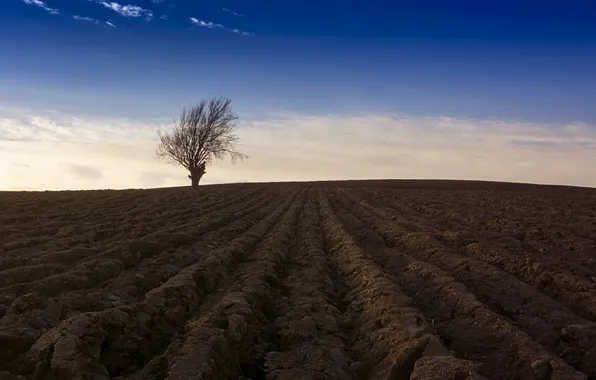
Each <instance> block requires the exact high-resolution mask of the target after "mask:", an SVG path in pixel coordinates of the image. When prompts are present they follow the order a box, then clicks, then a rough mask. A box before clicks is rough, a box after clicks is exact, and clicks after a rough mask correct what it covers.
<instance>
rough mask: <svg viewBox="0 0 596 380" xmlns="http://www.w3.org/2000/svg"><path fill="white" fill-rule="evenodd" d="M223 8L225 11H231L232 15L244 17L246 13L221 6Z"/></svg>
mask: <svg viewBox="0 0 596 380" xmlns="http://www.w3.org/2000/svg"><path fill="white" fill-rule="evenodd" d="M221 10H222V11H224V12H227V13H229V14H231V15H234V16H236V17H244V15H243V14H242V13H238V12H236V11H234V10H232V9H229V8H221Z"/></svg>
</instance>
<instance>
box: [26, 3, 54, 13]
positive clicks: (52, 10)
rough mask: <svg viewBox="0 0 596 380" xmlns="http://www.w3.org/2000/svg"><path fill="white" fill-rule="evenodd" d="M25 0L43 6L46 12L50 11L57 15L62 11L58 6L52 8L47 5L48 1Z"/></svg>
mask: <svg viewBox="0 0 596 380" xmlns="http://www.w3.org/2000/svg"><path fill="white" fill-rule="evenodd" d="M23 2H24V3H25V4H27V5H35V6H38V7H40V8H42V9H43V10H45V11H46V12H49V13H51V14H53V15H57V14H60V11H59V10H58V9H56V8H50V7H48V6H47V5H46V3H44V2H43V1H41V0H23Z"/></svg>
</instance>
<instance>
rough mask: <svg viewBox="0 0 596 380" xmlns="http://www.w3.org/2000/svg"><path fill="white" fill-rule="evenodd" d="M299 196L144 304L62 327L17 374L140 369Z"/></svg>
mask: <svg viewBox="0 0 596 380" xmlns="http://www.w3.org/2000/svg"><path fill="white" fill-rule="evenodd" d="M295 196H296V195H295V194H294V195H290V196H289V197H287V198H286V200H285V201H284V203H282V204H281V205H280V206H279V207H277V208H276V209H275V211H273V212H272V213H270V214H269V215H268V216H267V217H265V218H263V219H261V220H260V221H259V223H258V224H257V225H255V226H253V227H252V228H251V229H250V230H249V231H247V233H245V234H243V235H242V236H240V237H238V238H236V239H234V240H233V241H232V242H231V243H230V244H229V245H228V246H226V247H224V248H221V249H216V250H214V251H212V252H211V253H209V254H203V257H206V260H205V261H204V262H200V263H197V264H193V265H191V266H188V267H186V268H184V269H183V270H182V271H180V272H179V273H177V274H176V275H175V276H173V277H172V278H170V279H169V280H167V281H166V282H165V283H163V284H162V285H160V286H159V287H158V288H156V289H153V290H151V291H150V292H148V293H147V294H146V296H145V299H144V300H143V301H142V302H138V303H134V304H131V305H125V306H119V307H115V308H111V309H106V310H103V311H99V312H88V313H82V314H79V315H77V316H75V317H72V318H69V319H67V320H65V321H62V322H60V324H59V325H58V326H56V327H54V328H53V329H51V330H49V331H48V332H46V333H45V334H43V335H42V336H41V337H40V338H39V339H38V340H37V341H36V342H35V343H34V344H33V346H32V347H31V349H30V350H29V351H28V352H27V355H26V356H25V357H23V358H22V360H21V361H19V362H17V363H15V367H16V370H17V371H16V372H17V373H23V374H27V373H30V372H29V371H32V370H33V368H35V371H34V372H33V374H32V378H33V379H41V378H44V376H47V375H48V374H49V373H54V374H57V375H58V376H59V377H63V376H64V377H70V376H74V375H75V374H79V375H81V376H82V375H83V374H84V375H85V376H95V377H94V378H96V379H102V378H103V379H109V378H110V377H111V376H112V377H113V376H116V375H117V374H125V373H127V372H131V371H133V370H136V369H138V368H137V367H139V366H142V365H143V364H144V363H146V362H148V361H149V360H151V358H152V357H153V356H154V355H156V354H158V353H159V352H162V351H163V350H164V349H165V347H167V345H168V344H169V341H170V339H171V337H172V335H174V334H176V333H177V331H178V329H179V328H180V326H183V325H184V323H185V321H186V319H187V318H188V317H189V316H190V315H191V314H192V313H193V311H194V310H195V309H196V308H197V307H198V305H199V304H200V303H201V301H202V300H203V299H204V297H205V295H206V294H208V293H211V292H213V291H214V290H215V289H214V288H215V287H216V285H217V282H218V281H219V280H220V279H221V275H220V273H221V272H223V271H225V270H226V268H225V265H226V258H229V260H227V262H228V263H229V262H231V261H232V260H233V258H234V257H239V256H241V255H242V254H244V253H245V252H246V251H247V250H248V251H250V250H251V249H252V248H251V247H253V246H254V245H255V244H256V243H257V242H258V241H259V240H260V238H261V237H262V236H264V234H266V233H267V231H268V230H269V229H270V228H272V226H273V225H274V224H275V223H276V221H277V220H279V218H280V217H281V215H282V214H283V213H284V212H285V210H287V209H288V208H289V205H290V204H291V203H292V201H293V198H294V197H295ZM214 259H215V260H214ZM13 372H15V371H14V370H13Z"/></svg>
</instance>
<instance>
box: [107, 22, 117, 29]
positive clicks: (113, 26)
mask: <svg viewBox="0 0 596 380" xmlns="http://www.w3.org/2000/svg"><path fill="white" fill-rule="evenodd" d="M106 25H108V26H111V27H112V28H115V27H116V25H114V24H112V23H111V22H109V21H106Z"/></svg>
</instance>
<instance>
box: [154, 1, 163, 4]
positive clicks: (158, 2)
mask: <svg viewBox="0 0 596 380" xmlns="http://www.w3.org/2000/svg"><path fill="white" fill-rule="evenodd" d="M151 2H152V3H153V4H161V3H163V2H164V0H151Z"/></svg>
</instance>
